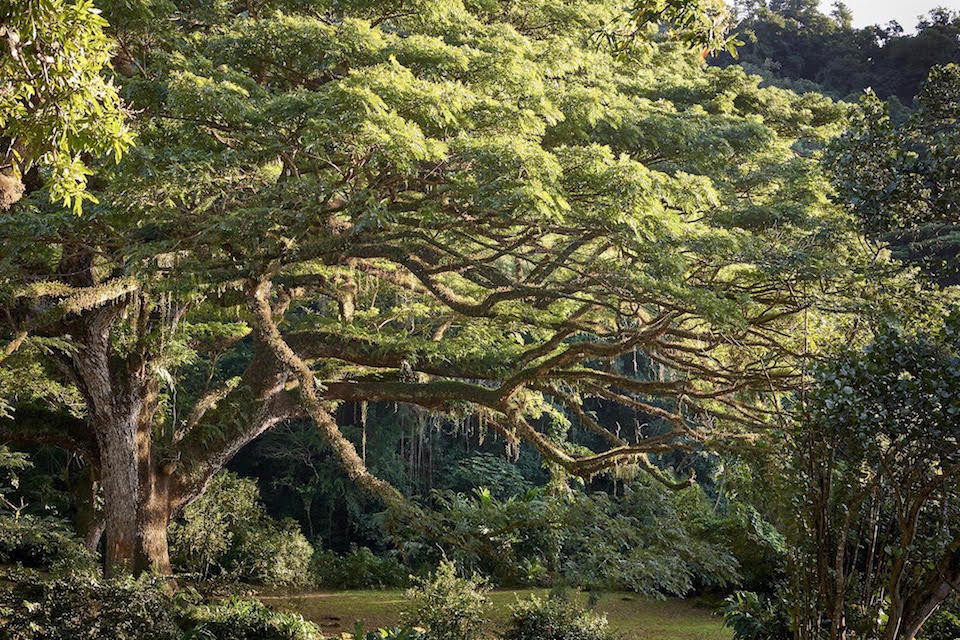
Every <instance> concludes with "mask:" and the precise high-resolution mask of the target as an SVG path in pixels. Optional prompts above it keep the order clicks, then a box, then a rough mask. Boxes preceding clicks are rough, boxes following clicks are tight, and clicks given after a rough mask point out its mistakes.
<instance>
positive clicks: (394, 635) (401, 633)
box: [353, 623, 430, 640]
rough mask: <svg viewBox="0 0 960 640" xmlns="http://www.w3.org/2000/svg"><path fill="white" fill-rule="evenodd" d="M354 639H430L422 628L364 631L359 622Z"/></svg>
mask: <svg viewBox="0 0 960 640" xmlns="http://www.w3.org/2000/svg"><path fill="white" fill-rule="evenodd" d="M353 640H430V637H429V636H427V635H426V634H425V633H424V632H423V631H421V630H420V629H410V628H409V627H391V628H390V629H377V630H376V631H368V632H366V633H364V632H363V627H361V626H360V623H357V629H356V630H355V631H354V632H353Z"/></svg>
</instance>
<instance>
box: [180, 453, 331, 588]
mask: <svg viewBox="0 0 960 640" xmlns="http://www.w3.org/2000/svg"><path fill="white" fill-rule="evenodd" d="M169 537H170V550H171V559H172V561H173V566H174V568H175V569H176V570H177V571H178V572H180V573H190V574H196V575H197V576H199V577H200V578H203V579H207V578H211V577H215V576H219V575H228V576H230V577H234V578H237V579H239V580H245V581H248V582H253V583H257V584H267V585H271V586H298V587H299V586H306V585H307V584H309V583H310V582H312V580H311V577H310V571H309V567H310V558H311V557H312V555H313V547H311V546H310V543H309V542H308V541H307V539H306V538H305V537H304V536H303V534H302V533H301V532H300V528H299V526H298V525H297V523H296V522H294V521H293V520H290V519H286V520H283V521H279V522H278V521H276V520H274V519H273V518H271V517H270V516H269V515H268V514H267V512H266V509H265V508H264V506H263V504H262V503H261V502H260V492H259V490H258V488H257V484H256V482H255V481H253V480H251V479H249V478H242V477H240V476H237V475H235V474H232V473H228V472H224V473H221V474H218V475H217V476H215V477H214V479H213V481H212V482H211V484H210V487H209V488H208V489H207V491H206V492H205V493H204V495H203V496H201V497H200V499H198V500H197V501H195V502H194V503H193V504H191V505H190V506H188V507H187V508H186V509H185V510H184V514H183V516H182V517H181V518H180V519H178V520H177V521H175V522H174V523H173V525H172V526H171V527H170V533H169Z"/></svg>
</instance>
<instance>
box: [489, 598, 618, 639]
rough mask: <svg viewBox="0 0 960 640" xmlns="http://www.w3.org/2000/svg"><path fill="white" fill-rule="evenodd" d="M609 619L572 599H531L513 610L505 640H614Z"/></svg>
mask: <svg viewBox="0 0 960 640" xmlns="http://www.w3.org/2000/svg"><path fill="white" fill-rule="evenodd" d="M614 637H615V636H614V635H613V633H612V632H611V631H610V630H609V629H608V628H607V618H606V616H603V615H598V614H596V613H593V612H592V611H586V610H584V609H583V608H582V607H581V606H579V605H578V604H577V603H575V602H573V601H571V600H570V599H569V598H567V597H564V596H560V595H551V597H549V598H547V599H541V598H538V597H537V596H531V597H530V598H529V599H527V600H522V601H520V602H518V603H517V605H516V606H515V607H514V608H513V612H512V617H511V622H510V629H509V630H508V631H507V633H506V635H505V636H504V640H612V639H613V638H614Z"/></svg>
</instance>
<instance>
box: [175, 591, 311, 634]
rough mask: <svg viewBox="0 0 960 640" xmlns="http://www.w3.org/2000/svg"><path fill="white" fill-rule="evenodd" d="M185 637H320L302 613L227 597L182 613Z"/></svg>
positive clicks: (249, 600)
mask: <svg viewBox="0 0 960 640" xmlns="http://www.w3.org/2000/svg"><path fill="white" fill-rule="evenodd" d="M181 624H182V625H183V626H184V628H185V630H186V633H185V637H186V638H187V640H194V639H195V640H322V639H323V636H322V635H321V633H320V630H319V629H317V627H316V625H314V624H313V623H311V622H308V621H306V620H304V619H303V617H302V616H299V615H297V614H293V613H286V612H283V611H275V610H273V609H271V608H270V607H268V606H267V605H265V604H263V603H262V602H260V601H259V600H252V599H247V598H231V599H229V600H225V601H223V602H218V603H216V604H212V605H202V606H196V607H191V608H189V609H188V610H187V612H186V614H185V615H184V616H183V620H182V621H181Z"/></svg>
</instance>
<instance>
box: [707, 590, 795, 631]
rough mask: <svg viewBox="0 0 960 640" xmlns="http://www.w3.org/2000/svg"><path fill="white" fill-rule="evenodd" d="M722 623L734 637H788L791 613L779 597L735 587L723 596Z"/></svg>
mask: <svg viewBox="0 0 960 640" xmlns="http://www.w3.org/2000/svg"><path fill="white" fill-rule="evenodd" d="M722 612H723V623H724V625H725V626H727V627H730V628H731V629H733V637H734V640H789V639H790V638H792V637H793V633H792V632H791V631H790V616H789V613H788V611H787V606H786V603H785V602H784V601H783V599H782V598H779V597H772V598H771V597H767V596H764V595H758V594H756V593H753V592H752V591H736V592H734V593H733V594H732V595H730V596H728V597H727V599H726V600H724V607H723V609H722Z"/></svg>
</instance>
